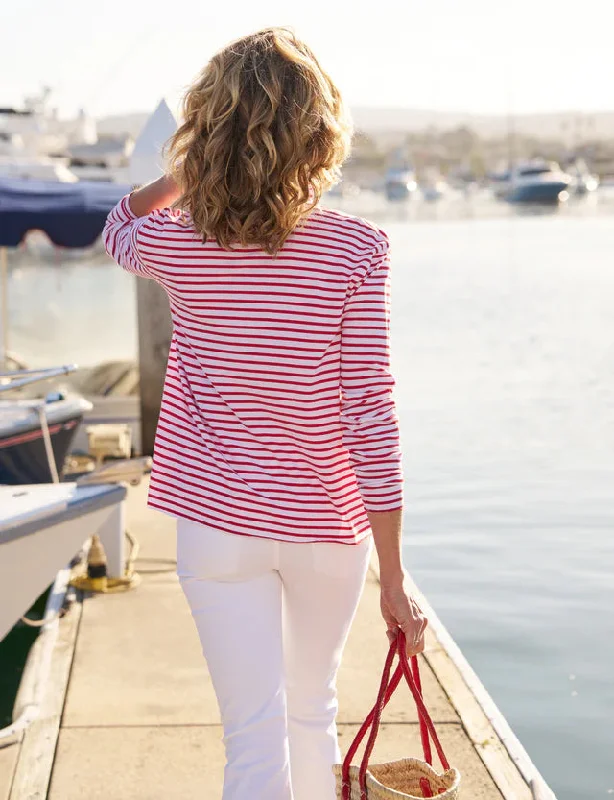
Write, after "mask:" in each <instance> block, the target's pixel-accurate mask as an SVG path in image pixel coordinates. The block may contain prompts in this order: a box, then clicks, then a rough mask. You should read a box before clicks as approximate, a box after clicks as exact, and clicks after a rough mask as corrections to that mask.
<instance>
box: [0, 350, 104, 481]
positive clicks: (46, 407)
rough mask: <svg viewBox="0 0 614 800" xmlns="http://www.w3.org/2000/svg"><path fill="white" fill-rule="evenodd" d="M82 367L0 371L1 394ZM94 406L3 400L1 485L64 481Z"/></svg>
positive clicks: (58, 398) (72, 400)
mask: <svg viewBox="0 0 614 800" xmlns="http://www.w3.org/2000/svg"><path fill="white" fill-rule="evenodd" d="M75 369H76V366H74V365H73V366H70V367H58V368H52V369H47V370H21V371H17V372H5V373H0V393H4V392H8V391H11V390H15V389H19V388H20V387H21V386H24V385H28V384H30V383H34V382H36V381H41V380H47V379H49V378H54V377H57V376H60V375H65V374H67V373H68V372H72V371H74V370H75ZM92 407H93V406H92V403H90V402H89V401H88V400H86V399H85V398H83V397H79V396H75V397H64V396H63V395H61V394H51V395H48V396H47V397H45V398H42V399H13V400H0V484H9V485H12V486H14V485H19V484H33V483H46V482H50V481H53V482H58V481H59V480H60V478H61V477H62V473H63V465H64V461H65V459H66V456H67V455H68V453H69V452H70V448H71V445H72V443H73V440H74V438H75V434H76V433H77V430H78V428H79V426H80V424H81V422H82V421H83V417H84V415H85V414H86V413H87V412H89V411H91V410H92Z"/></svg>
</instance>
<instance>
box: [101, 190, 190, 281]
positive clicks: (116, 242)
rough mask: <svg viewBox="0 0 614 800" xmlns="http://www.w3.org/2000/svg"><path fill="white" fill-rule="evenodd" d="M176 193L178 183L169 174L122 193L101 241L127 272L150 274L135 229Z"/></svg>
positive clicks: (165, 204)
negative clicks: (130, 191)
mask: <svg viewBox="0 0 614 800" xmlns="http://www.w3.org/2000/svg"><path fill="white" fill-rule="evenodd" d="M178 197H179V190H178V188H177V185H176V184H175V182H174V181H173V179H172V178H171V177H169V176H168V175H163V176H162V177H161V178H158V180H156V181H153V182H152V183H148V184H147V185H146V186H143V187H142V188H140V189H137V190H136V191H134V192H132V194H130V195H126V196H125V197H123V198H122V199H121V200H120V201H119V203H118V204H117V205H116V206H115V208H114V209H113V210H112V211H111V213H110V214H109V216H108V217H107V222H106V225H105V227H104V230H103V232H102V241H103V243H104V246H105V249H106V251H107V253H108V254H109V255H110V256H111V258H112V259H113V260H114V261H117V263H118V264H119V265H120V266H121V267H123V268H124V269H126V270H128V272H133V273H134V274H135V275H140V276H141V277H144V278H149V277H151V275H150V274H149V271H148V269H147V265H146V264H144V263H143V260H142V258H141V256H140V254H139V247H138V242H137V233H138V231H139V229H140V228H141V227H142V226H143V225H145V224H146V223H147V219H148V217H149V215H150V214H151V213H152V212H154V211H157V210H159V209H163V208H167V207H168V206H170V205H172V204H173V203H174V202H175V200H176V199H177V198H178Z"/></svg>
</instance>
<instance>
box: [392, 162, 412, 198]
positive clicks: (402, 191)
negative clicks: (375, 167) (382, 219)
mask: <svg viewBox="0 0 614 800" xmlns="http://www.w3.org/2000/svg"><path fill="white" fill-rule="evenodd" d="M417 188H418V183H417V181H416V173H415V172H414V170H413V169H411V168H410V167H400V168H399V167H393V168H391V169H389V170H388V172H387V173H386V178H385V181H384V191H385V192H386V197H387V199H388V200H408V199H409V198H410V197H411V196H412V194H413V193H414V192H415V191H416V189H417Z"/></svg>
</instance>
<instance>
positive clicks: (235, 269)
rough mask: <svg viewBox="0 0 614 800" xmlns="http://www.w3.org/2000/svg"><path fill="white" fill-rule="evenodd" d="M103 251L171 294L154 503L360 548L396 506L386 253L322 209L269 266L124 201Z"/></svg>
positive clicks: (290, 536) (179, 221) (173, 217)
mask: <svg viewBox="0 0 614 800" xmlns="http://www.w3.org/2000/svg"><path fill="white" fill-rule="evenodd" d="M103 238H104V242H105V246H106V249H107V252H108V253H109V255H110V256H111V257H112V258H113V259H115V260H116V261H117V262H118V263H119V264H120V265H121V266H122V267H124V268H125V269H127V270H129V271H130V272H133V273H135V274H136V275H139V276H141V277H145V278H153V279H154V280H156V281H158V283H160V284H161V285H162V286H163V287H164V289H165V290H166V292H167V294H168V297H169V301H170V308H171V314H172V318H173V337H172V341H171V348H170V355H169V364H168V371H167V375H166V382H165V386H164V396H163V399H162V408H161V411H160V420H159V423H158V430H157V435H156V443H155V452H154V469H153V473H152V476H151V483H150V489H149V505H150V506H152V507H154V508H157V509H159V510H161V511H164V512H167V513H169V514H172V515H174V516H177V517H183V518H186V519H189V520H193V521H196V522H200V523H202V524H205V525H208V526H210V527H213V528H216V529H217V530H220V531H226V532H229V533H238V534H244V535H254V536H260V537H265V538H270V539H277V540H282V541H288V542H290V541H291V542H321V541H325V542H340V543H345V544H355V543H357V542H359V541H360V540H361V539H363V538H364V537H365V536H367V535H368V534H369V533H370V527H369V521H368V518H367V515H366V510H365V509H368V510H370V511H390V510H393V509H397V508H399V507H400V506H401V505H402V483H403V478H402V473H401V452H400V447H399V431H398V423H397V416H396V411H395V406H394V400H393V396H392V389H393V384H394V381H393V378H392V375H391V373H390V359H389V269H390V262H389V246H388V239H387V237H386V234H385V233H384V232H383V231H381V230H379V229H378V228H376V227H374V226H373V225H371V224H370V223H369V222H367V221H365V220H363V219H360V218H358V217H352V216H349V215H346V214H342V213H340V212H338V211H332V210H328V209H323V208H320V207H316V209H314V210H313V211H312V212H311V213H310V215H309V216H308V217H307V219H306V220H305V221H304V222H303V223H302V224H301V225H300V226H299V227H298V228H297V229H296V230H295V231H294V232H293V233H292V234H291V235H290V237H289V238H288V239H287V240H286V242H285V244H284V246H283V248H282V249H281V250H280V251H279V253H278V254H277V256H276V257H273V256H270V255H268V254H267V253H265V252H264V251H263V250H261V249H259V248H257V247H255V246H254V247H241V248H239V247H237V248H233V249H232V250H224V249H222V248H220V247H219V246H218V245H217V243H216V242H215V241H214V240H207V241H206V242H205V243H203V241H202V238H201V237H200V236H199V234H198V233H197V232H196V231H195V230H194V228H193V227H192V225H191V223H190V221H189V218H186V217H185V215H182V214H181V212H179V211H177V210H173V209H169V208H165V209H161V210H159V211H154V212H152V213H151V214H149V215H148V216H146V217H140V218H136V217H135V215H134V214H133V213H132V211H131V209H130V205H129V201H128V197H124V198H123V199H122V200H121V201H120V202H119V203H118V205H117V206H116V207H115V208H114V209H113V211H111V213H110V214H109V218H108V220H107V224H106V227H105V230H104V234H103Z"/></svg>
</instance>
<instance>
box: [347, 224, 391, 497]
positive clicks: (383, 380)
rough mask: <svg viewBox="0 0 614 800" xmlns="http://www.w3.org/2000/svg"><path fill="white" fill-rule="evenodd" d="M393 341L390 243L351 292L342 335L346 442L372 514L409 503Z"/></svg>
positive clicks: (384, 243) (379, 250)
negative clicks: (405, 495)
mask: <svg viewBox="0 0 614 800" xmlns="http://www.w3.org/2000/svg"><path fill="white" fill-rule="evenodd" d="M389 339H390V259H389V247H388V241H387V239H385V238H384V239H382V240H380V241H379V242H378V243H377V245H376V247H375V252H374V253H373V256H372V258H371V262H370V264H369V266H368V268H367V269H366V272H365V273H364V275H360V276H358V277H357V278H356V280H355V281H354V282H353V285H351V287H350V296H349V297H348V299H347V300H346V304H345V308H344V312H343V320H342V332H341V423H342V426H343V441H344V444H345V446H346V447H347V449H348V452H349V454H350V460H351V463H352V467H353V469H354V472H355V474H356V478H357V481H358V487H359V490H360V493H361V495H362V499H363V502H364V504H365V508H366V509H367V511H392V510H394V509H397V508H400V507H401V506H402V504H403V473H402V467H401V448H400V443H399V426H398V420H397V414H396V408H395V403H394V398H393V387H394V378H393V377H392V374H391V371H390V343H389Z"/></svg>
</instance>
